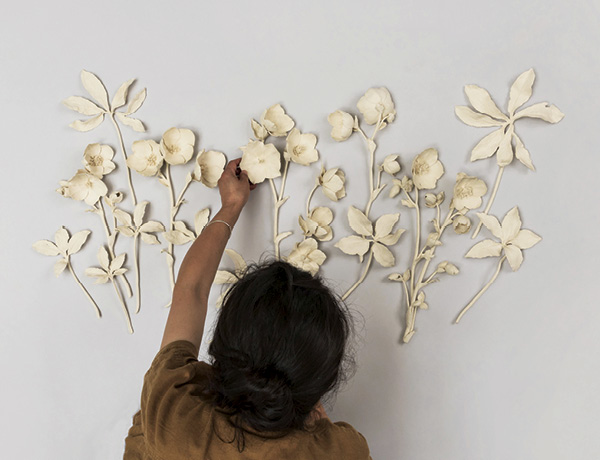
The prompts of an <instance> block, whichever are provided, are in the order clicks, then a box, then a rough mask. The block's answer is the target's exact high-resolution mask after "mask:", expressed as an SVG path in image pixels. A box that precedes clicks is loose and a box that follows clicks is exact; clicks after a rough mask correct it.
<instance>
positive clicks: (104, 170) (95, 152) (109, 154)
mask: <svg viewBox="0 0 600 460" xmlns="http://www.w3.org/2000/svg"><path fill="white" fill-rule="evenodd" d="M114 155H115V152H114V150H113V149H112V148H111V147H110V146H109V145H101V144H89V145H88V146H87V147H86V148H85V151H84V152H83V165H84V166H85V169H87V170H88V171H89V172H91V173H92V174H93V175H94V176H96V177H98V178H100V179H102V176H105V175H106V174H109V173H110V172H112V171H113V170H114V169H115V164H114V163H113V162H112V161H111V160H112V159H113V157H114Z"/></svg>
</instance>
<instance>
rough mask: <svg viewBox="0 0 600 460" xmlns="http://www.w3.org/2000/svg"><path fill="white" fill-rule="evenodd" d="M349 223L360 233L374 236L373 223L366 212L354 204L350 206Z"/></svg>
mask: <svg viewBox="0 0 600 460" xmlns="http://www.w3.org/2000/svg"><path fill="white" fill-rule="evenodd" d="M348 223H349V224H350V227H351V228H352V230H354V231H355V232H356V233H358V234H359V235H363V236H372V235H373V224H372V223H371V221H370V220H369V219H368V217H367V216H365V214H364V213H363V212H362V211H360V210H359V209H357V208H355V207H354V206H350V208H348Z"/></svg>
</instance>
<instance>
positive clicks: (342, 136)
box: [327, 110, 354, 142]
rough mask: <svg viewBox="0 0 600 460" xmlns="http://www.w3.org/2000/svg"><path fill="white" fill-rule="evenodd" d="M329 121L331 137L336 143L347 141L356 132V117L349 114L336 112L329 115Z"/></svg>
mask: <svg viewBox="0 0 600 460" xmlns="http://www.w3.org/2000/svg"><path fill="white" fill-rule="evenodd" d="M327 121H328V122H329V124H330V125H331V137H332V138H333V140H335V141H338V142H341V141H345V140H346V139H348V138H349V137H350V135H351V134H352V132H353V130H354V117H353V116H352V115H350V114H349V113H347V112H342V111H341V110H336V111H335V112H333V113H330V114H329V116H328V117H327Z"/></svg>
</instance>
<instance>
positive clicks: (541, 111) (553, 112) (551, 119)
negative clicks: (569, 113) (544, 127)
mask: <svg viewBox="0 0 600 460" xmlns="http://www.w3.org/2000/svg"><path fill="white" fill-rule="evenodd" d="M524 117H530V118H539V119H541V120H544V121H547V122H548V123H558V122H559V121H560V120H562V119H563V118H564V117H565V114H564V113H562V112H561V111H560V109H559V108H558V107H556V106H555V105H553V104H548V103H547V102H540V103H537V104H533V105H531V106H529V107H526V108H524V109H523V110H521V111H519V112H517V113H516V114H515V119H516V120H518V119H519V118H524Z"/></svg>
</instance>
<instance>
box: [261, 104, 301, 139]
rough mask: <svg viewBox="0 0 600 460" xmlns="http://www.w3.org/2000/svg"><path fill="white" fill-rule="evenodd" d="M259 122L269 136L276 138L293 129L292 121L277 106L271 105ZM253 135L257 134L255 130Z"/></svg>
mask: <svg viewBox="0 0 600 460" xmlns="http://www.w3.org/2000/svg"><path fill="white" fill-rule="evenodd" d="M260 122H261V124H262V126H263V127H264V128H265V129H266V130H267V131H268V133H269V134H270V135H271V136H276V137H283V136H285V135H286V134H287V133H288V131H289V130H290V129H292V128H293V127H294V120H292V118H291V117H290V116H289V115H287V114H286V113H285V110H283V107H281V105H279V104H275V105H272V106H271V107H269V108H268V109H267V110H265V111H264V112H263V114H262V116H261V117H260ZM255 134H257V133H256V130H255ZM257 137H258V136H257ZM259 139H260V137H259Z"/></svg>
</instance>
